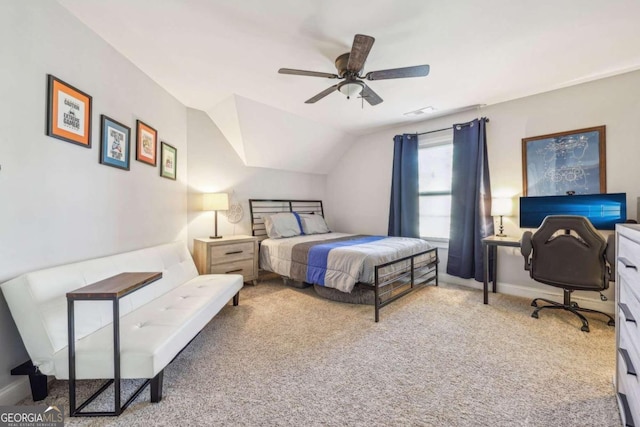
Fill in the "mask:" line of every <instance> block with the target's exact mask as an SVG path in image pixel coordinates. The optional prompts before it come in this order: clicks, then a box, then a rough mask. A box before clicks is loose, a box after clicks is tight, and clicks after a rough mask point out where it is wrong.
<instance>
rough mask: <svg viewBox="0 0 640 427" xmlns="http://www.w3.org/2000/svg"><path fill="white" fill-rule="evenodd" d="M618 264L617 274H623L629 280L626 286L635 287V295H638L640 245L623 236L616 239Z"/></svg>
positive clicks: (639, 292) (639, 284)
mask: <svg viewBox="0 0 640 427" xmlns="http://www.w3.org/2000/svg"><path fill="white" fill-rule="evenodd" d="M617 257H618V263H617V268H618V272H619V274H624V275H625V276H626V277H627V278H628V279H629V280H628V284H629V285H631V286H633V287H636V293H637V294H638V295H640V290H638V289H637V287H638V286H640V244H638V243H637V242H635V241H633V240H631V239H629V238H628V237H625V236H619V237H618V254H617Z"/></svg>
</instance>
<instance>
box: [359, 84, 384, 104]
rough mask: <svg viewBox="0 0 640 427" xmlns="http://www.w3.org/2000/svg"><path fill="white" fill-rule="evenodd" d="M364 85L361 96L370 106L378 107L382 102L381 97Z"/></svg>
mask: <svg viewBox="0 0 640 427" xmlns="http://www.w3.org/2000/svg"><path fill="white" fill-rule="evenodd" d="M362 85H363V88H362V92H361V93H360V96H362V97H363V98H364V100H365V101H367V102H368V103H369V104H370V105H378V104H380V103H381V102H382V98H380V96H379V95H378V94H377V93H375V92H374V91H373V90H372V89H371V88H370V87H369V86H367V85H366V84H364V83H362Z"/></svg>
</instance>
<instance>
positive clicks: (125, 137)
mask: <svg viewBox="0 0 640 427" xmlns="http://www.w3.org/2000/svg"><path fill="white" fill-rule="evenodd" d="M100 129H101V132H100V135H101V136H100V163H102V164H103V165H107V166H113V167H114V168H119V169H124V170H129V161H130V157H131V156H130V151H131V150H130V148H131V128H129V127H128V126H125V125H123V124H122V123H119V122H117V121H115V120H113V119H112V118H109V117H107V116H105V115H104V114H102V115H101V116H100Z"/></svg>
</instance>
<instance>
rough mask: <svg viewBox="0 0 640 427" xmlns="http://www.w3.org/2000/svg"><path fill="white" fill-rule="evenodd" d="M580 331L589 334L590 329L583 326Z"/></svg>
mask: <svg viewBox="0 0 640 427" xmlns="http://www.w3.org/2000/svg"><path fill="white" fill-rule="evenodd" d="M580 330H581V331H582V332H589V327H588V326H587V325H583V326H582V328H580Z"/></svg>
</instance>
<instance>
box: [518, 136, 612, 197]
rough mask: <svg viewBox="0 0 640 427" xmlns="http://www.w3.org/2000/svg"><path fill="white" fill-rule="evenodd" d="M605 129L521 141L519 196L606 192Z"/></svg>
mask: <svg viewBox="0 0 640 427" xmlns="http://www.w3.org/2000/svg"><path fill="white" fill-rule="evenodd" d="M605 142H606V139H605V126H596V127H592V128H586V129H578V130H572V131H568V132H558V133H552V134H549V135H541V136H535V137H532V138H524V139H523V140H522V185H523V188H522V195H523V196H560V195H565V194H594V193H606V192H607V185H606V170H605V169H606V158H605Z"/></svg>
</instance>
